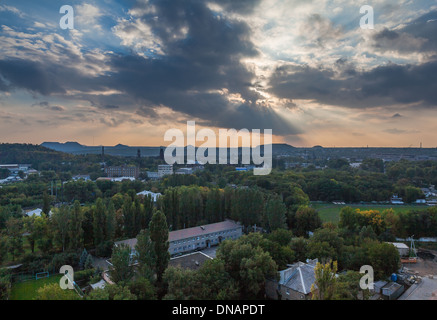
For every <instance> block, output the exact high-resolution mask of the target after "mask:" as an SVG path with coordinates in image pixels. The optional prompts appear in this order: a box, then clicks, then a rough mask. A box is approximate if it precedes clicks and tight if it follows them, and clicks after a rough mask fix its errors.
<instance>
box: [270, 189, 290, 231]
mask: <svg viewBox="0 0 437 320" xmlns="http://www.w3.org/2000/svg"><path fill="white" fill-rule="evenodd" d="M286 212H287V208H286V207H285V204H284V202H283V201H282V199H281V198H280V197H279V196H273V197H270V199H269V200H268V201H267V203H266V207H265V220H266V221H265V224H266V226H267V229H268V230H270V231H275V230H277V229H285V228H286V223H285V222H286V216H285V213H286Z"/></svg>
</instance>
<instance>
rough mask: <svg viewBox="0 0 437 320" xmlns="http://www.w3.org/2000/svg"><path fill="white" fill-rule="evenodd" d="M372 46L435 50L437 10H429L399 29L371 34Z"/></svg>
mask: <svg viewBox="0 0 437 320" xmlns="http://www.w3.org/2000/svg"><path fill="white" fill-rule="evenodd" d="M372 46H373V47H374V48H376V49H378V50H381V51H388V50H392V51H393V50H394V51H398V52H407V53H408V52H429V51H431V52H436V51H437V11H431V12H429V13H427V14H425V15H423V16H421V17H419V18H418V19H416V20H414V21H412V22H411V23H409V24H408V25H406V26H404V27H402V28H400V29H397V30H389V29H387V28H385V29H383V30H382V31H380V32H378V33H376V34H375V35H374V36H373V44H372Z"/></svg>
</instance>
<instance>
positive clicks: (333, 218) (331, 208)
mask: <svg viewBox="0 0 437 320" xmlns="http://www.w3.org/2000/svg"><path fill="white" fill-rule="evenodd" d="M311 207H313V208H314V209H316V210H317V211H318V212H319V215H320V218H321V219H322V222H333V223H338V222H339V220H340V210H341V209H342V208H344V207H351V208H354V209H360V210H378V211H380V212H382V211H384V210H386V209H393V210H394V212H405V211H409V210H412V209H426V208H427V207H426V206H418V205H377V204H376V205H375V204H369V205H365V204H359V205H358V204H357V205H352V204H351V205H338V204H332V203H312V204H311Z"/></svg>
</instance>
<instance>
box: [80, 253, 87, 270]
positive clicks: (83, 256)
mask: <svg viewBox="0 0 437 320" xmlns="http://www.w3.org/2000/svg"><path fill="white" fill-rule="evenodd" d="M88 255H89V254H88V251H87V250H86V249H85V248H83V250H82V254H81V255H80V259H79V268H80V269H85V262H86V260H87V258H88Z"/></svg>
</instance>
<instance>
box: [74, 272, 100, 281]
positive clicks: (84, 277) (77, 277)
mask: <svg viewBox="0 0 437 320" xmlns="http://www.w3.org/2000/svg"><path fill="white" fill-rule="evenodd" d="M94 274H95V270H94V269H87V270H82V271H78V272H75V273H74V281H76V282H79V281H84V282H86V283H88V282H89V281H90V280H91V278H92V277H93V276H94Z"/></svg>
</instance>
